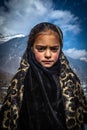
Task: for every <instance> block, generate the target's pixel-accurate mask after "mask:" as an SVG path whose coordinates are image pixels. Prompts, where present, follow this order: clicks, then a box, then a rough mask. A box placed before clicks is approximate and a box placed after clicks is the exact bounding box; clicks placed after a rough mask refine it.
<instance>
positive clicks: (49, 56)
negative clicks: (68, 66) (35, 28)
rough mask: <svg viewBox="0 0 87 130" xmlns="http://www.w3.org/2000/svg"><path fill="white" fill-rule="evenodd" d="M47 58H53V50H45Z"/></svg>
mask: <svg viewBox="0 0 87 130" xmlns="http://www.w3.org/2000/svg"><path fill="white" fill-rule="evenodd" d="M45 58H51V51H50V49H47V50H46V51H45Z"/></svg>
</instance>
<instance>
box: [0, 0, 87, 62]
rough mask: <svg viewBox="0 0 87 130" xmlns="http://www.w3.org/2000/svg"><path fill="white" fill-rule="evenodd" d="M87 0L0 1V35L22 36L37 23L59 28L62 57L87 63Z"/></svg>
mask: <svg viewBox="0 0 87 130" xmlns="http://www.w3.org/2000/svg"><path fill="white" fill-rule="evenodd" d="M86 12H87V0H0V34H2V35H3V36H10V35H17V34H24V35H28V34H29V31H30V29H31V28H32V27H33V26H34V25H36V24H37V23H39V22H43V21H48V22H52V23H54V24H56V25H58V26H60V27H61V29H62V31H63V34H64V47H63V50H64V52H65V53H66V55H68V56H70V57H72V58H74V59H80V60H83V61H85V62H87V45H86V44H87V32H86V31H87V14H86Z"/></svg>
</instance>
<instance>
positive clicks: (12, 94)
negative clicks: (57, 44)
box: [0, 51, 87, 130]
mask: <svg viewBox="0 0 87 130" xmlns="http://www.w3.org/2000/svg"><path fill="white" fill-rule="evenodd" d="M59 62H60V74H59V78H58V79H59V82H60V85H61V89H62V95H63V99H64V109H65V117H66V125H67V129H68V130H83V127H82V126H83V123H84V116H83V114H84V113H85V114H87V103H86V99H85V96H84V93H83V90H82V87H81V85H80V81H79V79H78V78H77V76H76V74H75V73H74V72H73V71H72V70H71V68H70V66H69V63H68V61H67V59H66V57H65V56H64V54H63V52H61V55H60V58H59ZM29 67H30V64H29V62H28V56H27V51H26V52H25V54H24V55H23V58H22V60H21V64H20V68H19V69H18V72H17V73H16V75H15V76H14V77H13V79H12V80H11V83H10V85H9V89H8V91H7V96H6V98H5V100H4V103H3V105H2V108H1V112H0V126H1V127H2V130H5V129H6V130H16V128H17V122H18V119H19V113H20V109H21V106H22V101H23V93H24V80H25V76H26V74H27V72H28V70H29Z"/></svg>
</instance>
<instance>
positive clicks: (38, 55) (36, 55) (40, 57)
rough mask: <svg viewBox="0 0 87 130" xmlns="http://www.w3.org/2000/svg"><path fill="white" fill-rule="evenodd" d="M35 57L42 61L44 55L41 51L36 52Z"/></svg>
mask: <svg viewBox="0 0 87 130" xmlns="http://www.w3.org/2000/svg"><path fill="white" fill-rule="evenodd" d="M35 58H36V60H37V61H41V59H42V55H41V54H40V53H35Z"/></svg>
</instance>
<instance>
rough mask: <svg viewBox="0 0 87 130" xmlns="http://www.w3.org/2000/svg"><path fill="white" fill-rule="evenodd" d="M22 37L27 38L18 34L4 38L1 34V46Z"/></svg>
mask: <svg viewBox="0 0 87 130" xmlns="http://www.w3.org/2000/svg"><path fill="white" fill-rule="evenodd" d="M20 37H25V35H24V34H17V35H7V36H4V35H2V34H0V44H2V43H4V42H7V41H9V40H11V39H13V38H20Z"/></svg>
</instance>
